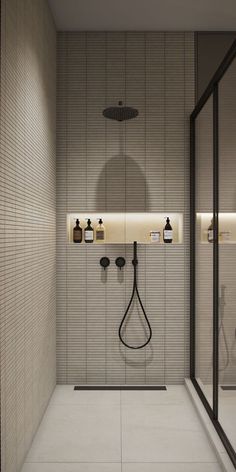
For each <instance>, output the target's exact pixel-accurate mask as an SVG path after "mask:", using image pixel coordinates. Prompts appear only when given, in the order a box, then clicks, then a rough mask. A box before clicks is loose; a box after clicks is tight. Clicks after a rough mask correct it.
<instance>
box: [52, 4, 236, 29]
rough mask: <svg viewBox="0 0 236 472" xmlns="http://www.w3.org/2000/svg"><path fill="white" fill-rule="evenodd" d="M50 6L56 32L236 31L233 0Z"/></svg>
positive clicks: (235, 10)
mask: <svg viewBox="0 0 236 472" xmlns="http://www.w3.org/2000/svg"><path fill="white" fill-rule="evenodd" d="M49 4H50V6H51V10H52V12H53V15H54V18H55V22H56V25H57V29H58V30H74V31H76V30H78V31H134V30H136V31H150V30H160V31H171V30H174V31H178V30H179V31H221V30H222V31H234V30H236V0H49Z"/></svg>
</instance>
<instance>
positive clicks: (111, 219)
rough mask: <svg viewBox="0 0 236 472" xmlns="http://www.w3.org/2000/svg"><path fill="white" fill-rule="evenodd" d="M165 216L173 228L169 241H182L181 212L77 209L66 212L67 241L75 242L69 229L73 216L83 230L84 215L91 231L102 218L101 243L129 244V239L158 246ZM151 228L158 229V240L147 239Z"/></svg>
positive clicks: (71, 230)
mask: <svg viewBox="0 0 236 472" xmlns="http://www.w3.org/2000/svg"><path fill="white" fill-rule="evenodd" d="M167 216H169V218H170V221H171V226H172V228H173V243H172V244H181V243H182V242H183V214H182V213H169V212H165V213H159V212H145V213H144V212H142V213H138V212H137V213H129V212H128V213H125V212H123V213H118V212H116V213H111V212H85V211H81V212H78V213H69V214H68V215H67V237H68V242H69V243H72V244H75V243H73V228H74V226H75V220H76V219H77V218H78V219H79V220H80V226H81V227H82V228H83V230H84V228H85V226H86V218H90V219H91V221H92V226H93V228H94V230H95V228H96V226H97V224H98V219H99V218H102V220H103V223H104V226H105V228H106V240H105V243H107V244H130V243H133V241H137V242H138V243H143V244H151V245H153V246H156V245H161V244H164V243H163V236H162V235H163V228H164V226H165V220H166V218H167ZM151 230H155V231H160V233H161V242H160V243H151V242H150V231H151ZM93 244H96V245H97V244H98V245H101V244H104V243H101V242H99V243H96V241H94V243H93ZM75 245H76V246H81V245H86V246H87V244H86V243H84V242H82V243H81V244H75ZM165 246H168V244H165Z"/></svg>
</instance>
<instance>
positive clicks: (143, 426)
mask: <svg viewBox="0 0 236 472" xmlns="http://www.w3.org/2000/svg"><path fill="white" fill-rule="evenodd" d="M122 459H123V461H124V462H166V461H167V462H199V461H201V462H214V461H216V458H215V455H214V453H213V451H212V449H211V447H210V446H209V442H208V439H207V436H206V434H205V432H204V431H203V428H202V425H201V423H200V421H199V419H198V417H197V414H196V412H195V410H194V408H193V406H192V404H191V403H190V401H189V399H188V401H187V402H186V404H179V405H172V404H169V405H143V406H141V404H140V405H139V407H137V406H131V405H125V406H123V408H122Z"/></svg>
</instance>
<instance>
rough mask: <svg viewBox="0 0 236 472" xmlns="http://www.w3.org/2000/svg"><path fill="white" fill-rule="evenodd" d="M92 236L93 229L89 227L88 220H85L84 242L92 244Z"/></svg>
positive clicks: (89, 221)
mask: <svg viewBox="0 0 236 472" xmlns="http://www.w3.org/2000/svg"><path fill="white" fill-rule="evenodd" d="M93 240H94V235H93V228H92V226H91V220H90V218H88V219H87V226H86V228H85V230H84V241H85V242H86V243H93Z"/></svg>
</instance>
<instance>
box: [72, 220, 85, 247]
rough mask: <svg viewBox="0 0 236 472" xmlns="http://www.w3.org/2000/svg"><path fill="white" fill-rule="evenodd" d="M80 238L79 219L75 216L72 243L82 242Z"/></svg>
mask: <svg viewBox="0 0 236 472" xmlns="http://www.w3.org/2000/svg"><path fill="white" fill-rule="evenodd" d="M82 239H83V233H82V228H81V226H80V225H79V219H78V218H77V220H76V225H75V227H74V229H73V241H74V243H82Z"/></svg>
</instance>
